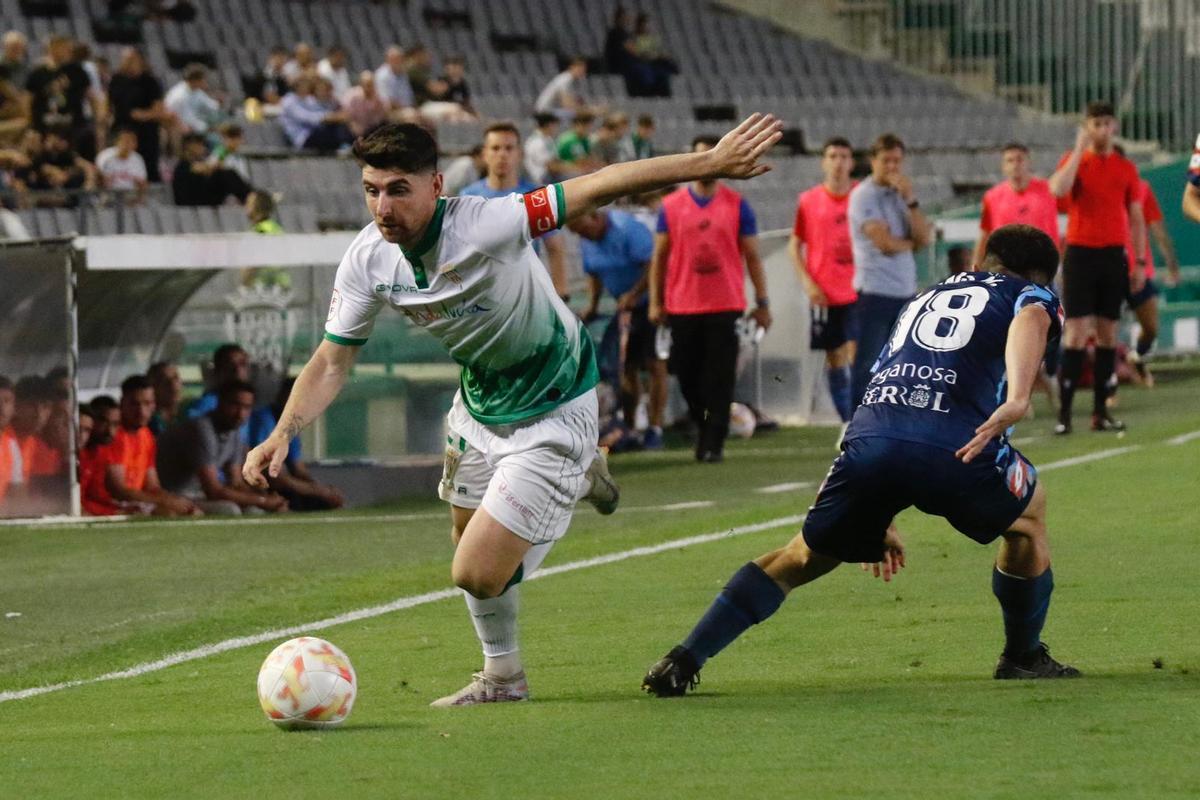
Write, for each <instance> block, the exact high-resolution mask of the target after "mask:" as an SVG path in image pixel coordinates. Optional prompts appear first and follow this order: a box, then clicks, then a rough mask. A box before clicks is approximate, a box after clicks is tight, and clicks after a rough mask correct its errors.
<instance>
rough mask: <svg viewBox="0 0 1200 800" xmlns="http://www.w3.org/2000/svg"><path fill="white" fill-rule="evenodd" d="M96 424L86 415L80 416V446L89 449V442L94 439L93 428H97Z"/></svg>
mask: <svg viewBox="0 0 1200 800" xmlns="http://www.w3.org/2000/svg"><path fill="white" fill-rule="evenodd" d="M95 424H96V423H95V422H94V421H93V420H92V418H91V417H89V416H87V415H86V414H80V415H79V437H78V438H79V446H80V447H87V443H88V440H89V439H91V438H92V428H93V427H95Z"/></svg>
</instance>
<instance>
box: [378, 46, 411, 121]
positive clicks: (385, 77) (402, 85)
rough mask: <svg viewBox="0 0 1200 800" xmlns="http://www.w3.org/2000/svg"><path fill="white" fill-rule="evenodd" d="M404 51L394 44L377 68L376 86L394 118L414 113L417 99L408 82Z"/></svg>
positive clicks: (409, 115)
mask: <svg viewBox="0 0 1200 800" xmlns="http://www.w3.org/2000/svg"><path fill="white" fill-rule="evenodd" d="M404 63H405V60H404V51H403V50H402V49H401V48H400V47H399V46H397V45H392V46H391V47H389V48H388V49H387V53H386V54H385V55H384V62H383V64H381V65H380V66H379V68H378V69H376V70H375V88H376V89H377V90H378V91H379V96H380V97H382V98H383V99H384V102H386V103H387V104H388V111H389V113H391V114H392V116H393V118H394V119H397V120H399V119H404V118H406V116H408V117H411V116H412V115H413V113H414V112H413V106H414V105H415V99H414V97H413V89H412V84H411V83H409V82H408V71H407V70H406V69H405V68H404Z"/></svg>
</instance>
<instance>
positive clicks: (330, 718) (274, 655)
mask: <svg viewBox="0 0 1200 800" xmlns="http://www.w3.org/2000/svg"><path fill="white" fill-rule="evenodd" d="M357 694H358V679H357V677H356V676H355V674H354V667H353V666H351V665H350V659H349V658H347V657H346V654H345V653H343V652H342V651H341V650H339V649H338V648H336V647H334V646H333V645H332V644H330V643H329V642H327V641H325V640H324V639H317V638H316V637H313V636H301V637H300V638H299V639H291V640H289V641H286V642H284V643H283V644H281V645H279V647H276V648H275V649H274V650H272V651H271V654H270V655H269V656H267V660H266V661H264V662H263V665H262V668H261V669H259V671H258V702H259V704H261V705H262V710H263V712H264V713H265V714H266V715H267V719H269V720H271V722H273V723H275V724H276V725H278V726H279V727H280V728H286V729H289V730H291V729H297V728H334V727H337V726H338V725H341V724H342V723H343V722H345V721H346V717H348V716H350V710H351V709H352V708H354V698H355V696H356V695H357Z"/></svg>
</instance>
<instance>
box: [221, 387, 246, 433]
mask: <svg viewBox="0 0 1200 800" xmlns="http://www.w3.org/2000/svg"><path fill="white" fill-rule="evenodd" d="M253 409H254V394H253V392H233V393H232V394H231V395H229V396H227V397H224V398H222V399H221V400H220V402H219V403H218V405H217V416H218V417H219V418H220V421H221V422H222V423H223V425H222V427H223V428H224V429H225V430H227V431H228V430H233V429H234V428H240V427H242V426H243V425H245V424H246V420H248V419H250V412H251V411H252V410H253Z"/></svg>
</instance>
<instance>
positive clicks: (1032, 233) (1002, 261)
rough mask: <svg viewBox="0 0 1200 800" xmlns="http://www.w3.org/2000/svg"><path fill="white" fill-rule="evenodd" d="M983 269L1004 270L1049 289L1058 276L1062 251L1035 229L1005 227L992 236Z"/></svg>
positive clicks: (986, 250)
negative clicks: (1059, 255)
mask: <svg viewBox="0 0 1200 800" xmlns="http://www.w3.org/2000/svg"><path fill="white" fill-rule="evenodd" d="M980 268H981V269H984V270H987V271H989V272H996V271H999V270H1004V271H1006V272H1011V273H1013V274H1014V275H1019V276H1020V277H1022V278H1024V279H1025V280H1027V281H1033V282H1034V283H1036V284H1040V285H1042V286H1047V285H1049V284H1050V283H1052V282H1053V281H1054V276H1055V275H1056V274H1058V248H1057V247H1055V246H1054V240H1053V239H1051V238H1050V237H1049V236H1048V235H1047V234H1046V233H1045V232H1044V231H1040V230H1038V229H1037V228H1035V227H1033V226H1032V225H1004V226H1001V227H999V228H997V229H996V230H994V231H992V234H991V235H990V236H988V240H987V248H986V249H985V250H984V255H983V263H982V264H981V265H980Z"/></svg>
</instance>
